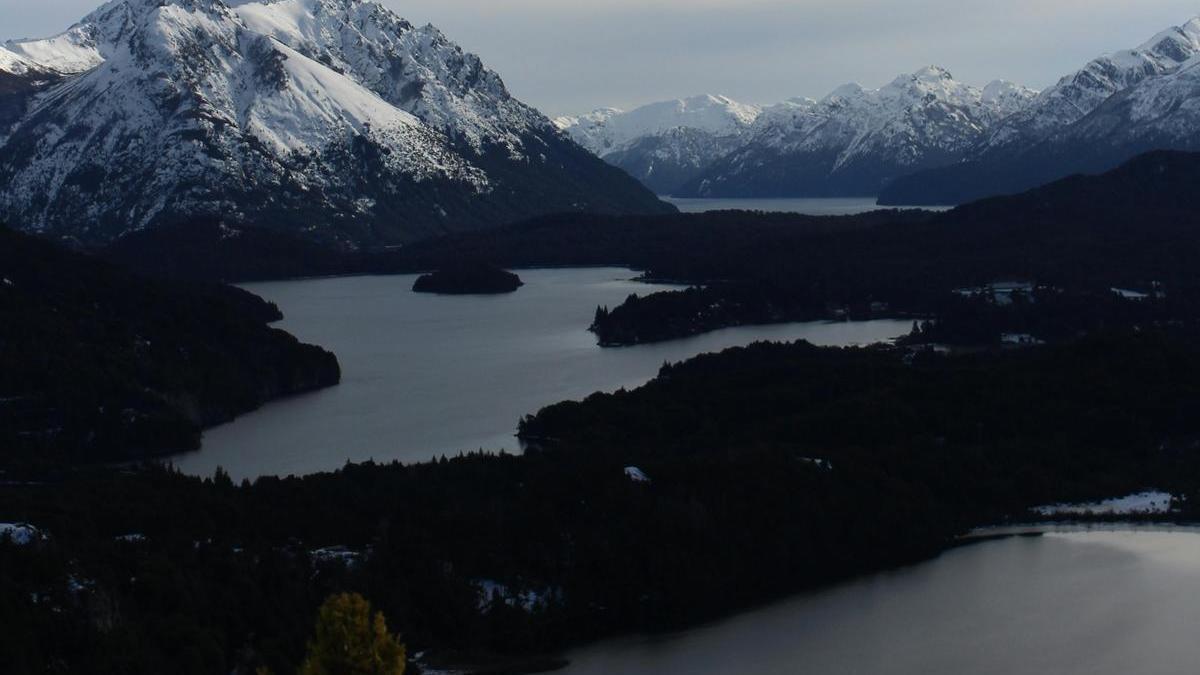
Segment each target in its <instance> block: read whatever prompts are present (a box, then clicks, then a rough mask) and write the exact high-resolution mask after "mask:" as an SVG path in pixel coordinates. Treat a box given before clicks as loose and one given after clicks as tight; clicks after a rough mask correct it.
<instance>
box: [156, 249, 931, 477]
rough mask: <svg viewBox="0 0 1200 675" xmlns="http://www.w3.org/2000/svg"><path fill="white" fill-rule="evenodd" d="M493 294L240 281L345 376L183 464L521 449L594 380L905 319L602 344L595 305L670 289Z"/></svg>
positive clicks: (227, 432) (623, 286)
mask: <svg viewBox="0 0 1200 675" xmlns="http://www.w3.org/2000/svg"><path fill="white" fill-rule="evenodd" d="M520 275H521V278H522V279H523V280H524V281H525V284H526V285H525V286H524V287H523V288H521V289H520V290H519V291H517V292H516V293H513V294H510V295H501V296H438V295H426V294H418V293H412V292H411V288H412V284H413V281H414V279H415V277H413V276H379V277H345V278H332V279H314V280H304V281H287V282H272V283H262V284H249V285H247V286H246V288H247V289H249V290H250V291H252V292H254V293H257V294H259V295H261V296H263V297H265V298H267V299H269V300H272V301H274V302H276V303H278V305H279V307H280V308H281V309H282V310H283V313H284V315H285V316H286V317H287V318H286V319H285V320H284V321H283V322H281V323H280V324H279V326H280V327H281V328H283V329H285V330H287V331H289V332H290V333H292V334H294V335H296V336H297V337H299V338H300V339H301V340H304V341H306V342H311V343H314V344H319V345H322V346H323V347H325V348H327V349H330V350H332V351H333V352H334V353H336V354H337V355H338V359H339V361H340V362H341V365H342V384H341V385H340V386H337V387H333V388H330V389H326V390H323V391H319V392H315V393H312V394H306V395H304V396H299V397H295V398H291V399H287V400H284V401H279V402H276V403H272V404H270V405H268V406H266V407H265V408H263V409H261V410H259V411H257V412H254V413H251V414H249V415H245V416H243V417H240V418H238V419H237V420H235V421H234V422H232V423H230V424H227V425H224V426H221V427H217V428H215V429H211V430H209V431H208V432H206V433H205V435H204V442H203V447H202V449H201V450H200V451H199V452H195V453H189V454H187V455H182V456H180V457H176V458H174V459H173V460H172V461H174V463H175V465H176V466H177V467H179V468H180V469H181V470H183V471H185V472H187V473H192V474H197V475H211V474H212V472H213V471H214V470H215V469H216V467H218V466H222V467H224V468H225V469H226V470H227V471H229V472H230V474H231V475H232V476H233V477H234V478H235V479H240V478H254V477H257V476H260V475H269V474H279V475H286V474H290V473H295V474H303V473H312V472H316V471H324V470H331V469H336V468H339V467H341V466H342V465H343V464H345V462H346V461H347V460H351V461H365V460H368V459H375V460H377V461H390V460H393V459H398V460H402V461H405V462H414V461H425V460H428V459H431V458H434V457H437V456H440V455H443V454H444V455H447V456H452V455H456V454H458V453H459V452H461V451H471V450H478V449H480V448H482V449H486V450H501V449H507V450H509V451H518V450H519V447H518V444H517V441H516V439H515V438H514V437H513V434H514V433H516V426H517V422H518V420H520V418H521V417H522V416H523V415H526V414H530V413H534V412H537V411H538V410H539V409H541V408H543V407H545V406H546V405H549V404H551V403H556V402H558V401H563V400H568V399H579V398H582V397H584V396H587V395H588V394H590V393H592V392H595V391H613V390H616V389H618V388H620V387H635V386H639V385H641V384H644V383H645V382H647V381H648V380H649V379H651V378H652V377H654V375H656V374H657V372H658V369H659V367H660V366H662V364H663V362H665V361H679V360H683V359H687V358H690V357H692V356H695V355H696V354H700V353H702V352H708V351H717V350H721V349H724V348H726V347H732V346H737V345H745V344H749V343H751V342H753V341H755V340H797V339H806V340H809V341H811V342H813V343H815V344H822V345H856V344H870V343H874V342H879V341H883V340H887V339H889V338H892V337H896V336H898V335H902V334H904V333H907V332H908V330H909V328H910V327H911V322H903V321H869V322H860V323H807V324H784V325H775V326H753V327H741V328H731V329H726V330H722V331H717V332H714V333H708V334H706V335H701V336H697V337H693V338H688V339H684V340H676V341H672V342H667V343H661V344H655V345H642V346H636V347H626V348H619V349H601V348H600V347H598V346H597V345H596V340H595V337H594V336H593V335H592V334H591V333H589V332H588V331H587V326H588V325H589V324H590V323H591V320H592V315H593V314H594V312H595V310H596V306H597V305H608V306H615V305H617V304H620V302H621V301H622V300H624V299H625V297H626V296H628V295H629V294H630V293H640V294H646V293H650V292H653V291H656V290H662V289H665V288H668V287H666V286H655V285H647V284H641V283H636V282H633V281H630V278H631V277H632V276H634V273H633V272H631V271H629V270H623V269H614V268H595V269H557V270H524V271H521V272H520Z"/></svg>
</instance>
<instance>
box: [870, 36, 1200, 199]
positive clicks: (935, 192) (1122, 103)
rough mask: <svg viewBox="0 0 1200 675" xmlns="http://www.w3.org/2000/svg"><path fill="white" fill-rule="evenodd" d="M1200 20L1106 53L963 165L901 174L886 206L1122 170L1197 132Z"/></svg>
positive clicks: (1189, 143) (1191, 139) (1188, 142)
mask: <svg viewBox="0 0 1200 675" xmlns="http://www.w3.org/2000/svg"><path fill="white" fill-rule="evenodd" d="M1198 55H1200V18H1197V19H1193V20H1192V21H1189V22H1188V23H1186V24H1184V25H1182V26H1179V27H1175V28H1170V29H1168V30H1165V31H1163V32H1161V33H1159V34H1158V35H1155V36H1154V37H1153V38H1151V39H1150V40H1148V41H1147V42H1145V43H1143V44H1142V45H1140V46H1139V47H1137V48H1136V49H1130V50H1124V51H1119V52H1116V53H1113V54H1109V55H1105V56H1101V57H1099V58H1097V59H1094V60H1092V61H1091V62H1089V63H1088V64H1086V65H1085V66H1084V67H1083V68H1081V69H1080V70H1078V71H1076V72H1074V73H1072V74H1070V75H1067V76H1066V77H1064V78H1062V79H1061V80H1059V82H1058V83H1057V84H1055V85H1054V86H1053V87H1051V88H1049V89H1047V90H1045V91H1043V92H1042V93H1041V94H1039V95H1038V96H1037V98H1035V99H1034V100H1033V101H1032V103H1030V105H1029V106H1028V107H1026V108H1025V109H1023V110H1021V111H1019V112H1017V113H1015V114H1013V115H1011V116H1009V117H1008V118H1007V119H1005V120H1004V121H1002V122H1001V123H1000V124H998V125H997V126H996V128H995V129H994V130H992V132H991V133H990V134H989V135H988V137H987V138H985V139H984V140H983V141H982V142H981V143H980V144H979V145H978V146H977V147H976V148H974V149H972V151H971V152H970V153H968V155H967V157H966V158H965V159H964V161H963V162H962V163H961V164H957V165H954V166H948V167H945V168H942V169H934V170H930V171H925V172H920V173H917V174H914V175H913V176H911V177H906V178H904V179H901V180H899V181H897V182H896V183H895V184H894V185H893V186H891V187H890V188H889V189H888V190H886V191H885V192H884V194H883V195H882V196H881V202H882V203H893V204H894V203H960V202H963V201H969V200H972V199H977V198H979V197H983V196H987V195H992V194H1003V193H1011V192H1019V191H1022V190H1025V189H1028V188H1031V187H1034V186H1036V185H1040V184H1042V183H1046V182H1049V181H1052V180H1055V179H1057V178H1062V177H1064V176H1066V175H1069V174H1071V173H1075V172H1098V171H1105V170H1108V169H1111V168H1114V167H1116V166H1117V165H1119V164H1121V163H1122V162H1123V161H1125V160H1127V159H1129V158H1131V157H1133V156H1134V155H1136V154H1139V153H1141V152H1143V151H1145V150H1152V149H1158V148H1162V149H1181V150H1182V149H1193V148H1196V147H1197V139H1198V137H1200V111H1198V110H1197V102H1196V101H1195V98H1196V96H1197V94H1200V89H1198V88H1197V85H1198V84H1200V81H1198V80H1197V77H1196V71H1195V69H1196V59H1197V56H1198Z"/></svg>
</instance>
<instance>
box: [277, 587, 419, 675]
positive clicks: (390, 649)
mask: <svg viewBox="0 0 1200 675" xmlns="http://www.w3.org/2000/svg"><path fill="white" fill-rule="evenodd" d="M404 666H405V647H404V644H403V643H401V642H400V641H399V640H398V639H397V638H396V636H393V635H392V634H390V633H388V629H387V621H386V620H385V619H384V617H383V612H376V613H375V615H374V616H373V617H372V615H371V603H369V602H367V600H366V599H365V598H363V597H362V596H361V595H359V594H357V593H342V594H340V595H334V596H331V597H330V598H329V599H328V600H326V601H325V604H323V605H321V609H320V610H319V611H318V613H317V637H316V639H315V640H313V641H312V642H310V643H309V645H308V656H307V657H306V658H305V659H304V665H302V666H301V667H300V675H404Z"/></svg>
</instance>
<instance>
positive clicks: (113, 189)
mask: <svg viewBox="0 0 1200 675" xmlns="http://www.w3.org/2000/svg"><path fill="white" fill-rule="evenodd" d="M34 66H37V67H39V68H40V69H44V70H47V71H49V72H51V73H53V74H56V75H57V76H56V77H53V78H47V79H46V81H45V82H31V83H30V84H29V85H28V86H25V85H22V87H23V88H22V89H21V91H20V92H16V93H12V92H8V91H4V92H0V110H4V111H5V112H6V115H5V117H4V118H0V220H6V221H8V222H11V223H13V224H15V225H18V226H22V227H23V228H24V229H37V230H43V231H50V232H59V233H64V234H69V235H71V236H74V237H77V238H79V239H80V240H83V241H85V242H93V243H103V242H105V241H108V240H111V239H112V238H114V237H116V236H119V235H121V234H123V233H125V232H128V231H130V230H136V229H140V228H144V227H149V226H152V225H156V224H160V223H162V222H176V221H180V220H191V219H195V218H202V217H206V216H209V215H219V216H220V217H222V218H227V219H229V220H231V221H235V222H254V223H255V224H258V225H264V226H275V227H295V226H296V225H295V224H296V223H305V227H306V228H307V229H306V230H305V232H306V233H307V234H308V235H309V236H312V237H314V238H332V239H342V240H345V241H348V242H349V243H351V244H361V243H392V242H397V241H405V240H407V239H410V238H413V237H415V236H428V235H430V234H436V233H439V232H443V231H447V230H450V229H453V228H461V227H479V226H483V225H487V224H499V223H501V222H505V221H507V220H512V219H515V218H522V217H528V216H532V215H538V214H540V213H544V212H547V211H566V210H573V209H580V208H595V209H597V210H605V211H616V212H621V211H628V210H631V209H634V210H646V211H655V210H661V209H663V208H666V207H664V206H663V205H662V204H661V203H659V202H657V200H655V199H654V198H653V195H651V194H649V193H648V192H646V191H645V190H643V189H641V188H640V187H639V186H637V185H636V183H634V182H633V181H631V180H629V179H628V177H626V176H623V175H621V174H620V173H619V172H617V171H616V170H614V169H611V168H610V167H607V166H605V165H604V164H603V163H602V162H600V161H599V160H596V159H594V158H591V157H587V156H586V155H584V154H583V153H582V152H581V151H580V150H579V149H578V148H576V147H575V146H574V145H573V144H571V143H568V142H566V141H565V140H564V139H562V137H561V136H560V135H559V134H558V132H557V131H556V130H555V129H554V127H553V125H552V124H551V123H550V121H549V120H548V119H546V118H545V117H544V116H542V115H541V113H539V112H538V111H536V110H534V109H533V108H530V107H529V106H527V105H525V104H523V103H521V102H520V101H518V100H516V99H515V98H513V97H512V96H511V95H510V94H509V92H508V90H507V88H506V87H505V86H504V83H503V81H502V80H501V79H500V77H499V76H498V75H497V74H496V73H494V72H492V71H490V70H488V69H487V68H486V67H485V66H484V65H483V64H482V62H481V61H480V60H479V58H478V57H476V56H474V55H473V54H470V53H468V52H465V51H464V50H463V49H462V48H461V47H459V46H458V45H456V44H454V43H453V42H450V41H449V40H447V39H446V38H445V37H444V36H443V35H442V34H441V32H440V31H438V30H437V29H436V28H433V27H429V28H425V29H418V28H414V27H413V26H412V24H410V23H408V22H407V21H405V20H403V19H402V18H400V17H399V16H397V15H396V14H395V13H394V12H392V11H391V10H389V9H387V8H386V7H384V6H382V5H380V4H377V3H374V2H363V1H361V0H229V1H228V2H226V1H223V0H113V1H112V2H109V3H107V4H105V5H103V6H102V7H100V8H99V9H97V10H95V11H93V12H91V13H90V14H88V16H87V17H85V18H84V19H83V20H82V21H81V22H80V23H78V24H76V25H75V26H73V27H72V28H71V29H70V30H68V31H66V32H65V33H63V34H61V35H58V36H56V37H53V38H49V39H45V40H19V41H13V42H9V43H7V45H6V46H5V48H4V49H3V50H2V51H0V68H6V69H13V70H15V69H20V68H25V69H30V68H32V67H34ZM26 79H28V78H26ZM18 94H19V96H18ZM9 111H11V114H10V113H9ZM34 113H36V114H34ZM66 128H69V129H71V130H72V133H71V134H69V135H66V136H64V134H63V133H62V129H66ZM585 186H586V187H585ZM524 193H536V194H537V195H538V199H525V198H523V197H522V194H524Z"/></svg>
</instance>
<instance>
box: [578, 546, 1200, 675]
mask: <svg viewBox="0 0 1200 675" xmlns="http://www.w3.org/2000/svg"><path fill="white" fill-rule="evenodd" d="M1198 563H1200V534H1197V533H1195V532H1175V533H1171V532H1156V531H1128V530H1127V531H1109V532H1078V533H1055V534H1048V535H1045V536H1043V537H1037V538H1010V539H1004V540H1000V541H992V542H986V543H980V544H975V545H972V546H967V547H964V548H960V549H956V550H954V551H951V552H949V553H946V554H945V555H943V556H941V557H939V558H937V559H935V560H933V561H930V562H928V563H924V564H921V565H918V566H915V567H912V568H908V569H903V570H900V571H897V572H893V573H888V574H881V575H877V576H873V577H870V578H867V579H863V580H861V581H857V582H854V583H849V584H845V585H843V586H840V587H837V588H834V589H831V590H828V591H824V592H819V593H814V594H810V595H806V596H802V597H798V598H795V599H792V600H789V601H786V602H782V603H779V604H776V605H773V606H770V607H767V608H764V609H761V610H757V611H753V612H750V613H747V614H744V615H742V616H739V617H736V618H733V619H730V620H728V621H724V622H721V623H718V624H714V625H711V626H707V627H704V628H700V629H697V630H694V631H689V632H687V633H683V634H679V635H675V636H670V637H666V638H661V637H660V638H655V639H627V640H622V641H617V642H610V643H605V644H601V645H597V646H594V647H591V648H588V649H584V650H581V651H579V652H577V653H575V654H572V655H570V657H571V659H572V665H571V666H570V667H568V668H567V669H566V670H564V671H562V672H563V673H564V675H593V674H595V675H599V674H600V673H624V674H626V675H643V674H644V675H650V674H652V673H653V674H654V675H684V674H685V673H686V674H687V675H710V674H711V675H716V674H722V675H724V674H727V673H728V674H732V673H755V674H756V675H793V674H796V673H820V674H821V675H839V674H845V675H850V674H851V673H854V674H859V673H861V674H872V675H874V674H892V675H964V674H969V675H1010V674H1013V673H1020V674H1021V675H1043V674H1044V675H1051V674H1053V675H1126V674H1128V673H1140V674H1142V675H1167V674H1172V675H1174V674H1181V673H1193V672H1197V666H1198V665H1200V640H1197V631H1198V630H1200V601H1198V598H1200V564H1198ZM697 592H702V589H697Z"/></svg>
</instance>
